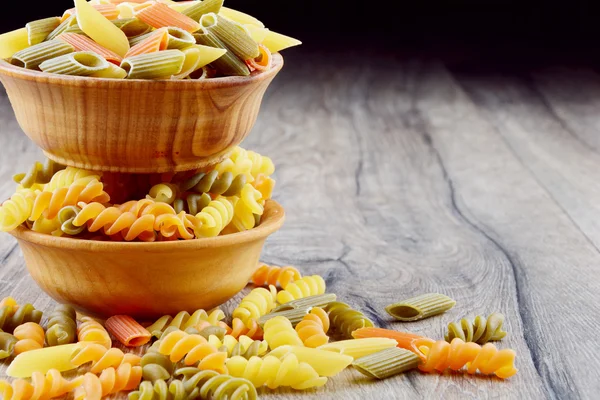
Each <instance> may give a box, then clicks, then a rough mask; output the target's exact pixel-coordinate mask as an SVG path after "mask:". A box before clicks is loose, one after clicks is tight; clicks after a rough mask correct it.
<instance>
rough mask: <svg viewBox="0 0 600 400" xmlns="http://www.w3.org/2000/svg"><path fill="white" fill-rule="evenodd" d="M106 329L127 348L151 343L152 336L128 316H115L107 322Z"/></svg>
mask: <svg viewBox="0 0 600 400" xmlns="http://www.w3.org/2000/svg"><path fill="white" fill-rule="evenodd" d="M105 325H106V329H107V330H108V332H110V333H111V334H112V335H113V336H114V337H116V338H117V340H118V341H119V342H121V343H122V344H124V345H125V346H127V347H140V346H143V345H145V344H146V343H148V342H149V341H150V339H151V338H152V335H151V334H150V332H148V331H147V330H146V329H145V328H144V327H143V326H141V325H140V324H138V323H137V321H136V320H135V319H133V318H131V317H130V316H128V315H115V316H112V317H110V318H109V319H107V320H106V323H105Z"/></svg>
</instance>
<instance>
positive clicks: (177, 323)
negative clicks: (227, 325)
mask: <svg viewBox="0 0 600 400" xmlns="http://www.w3.org/2000/svg"><path fill="white" fill-rule="evenodd" d="M223 318H225V313H224V312H223V311H222V310H221V309H219V308H216V309H214V310H212V311H211V312H210V314H208V313H207V312H206V311H204V310H203V309H199V310H196V311H195V312H194V313H193V314H192V315H190V314H189V313H188V312H187V311H182V312H180V313H178V314H177V315H176V316H175V317H171V316H170V315H164V316H162V317H160V318H159V319H158V320H156V322H154V323H153V324H152V325H150V326H148V327H147V328H146V329H147V330H148V331H149V332H150V334H151V335H152V336H154V337H157V338H158V337H160V336H161V335H162V334H163V332H164V331H165V330H166V329H167V328H169V327H174V328H177V329H180V330H182V331H185V330H186V329H188V328H193V327H196V326H198V325H199V324H200V323H201V322H208V323H209V324H210V325H213V326H215V325H218V324H219V322H220V321H221V320H222V319H223Z"/></svg>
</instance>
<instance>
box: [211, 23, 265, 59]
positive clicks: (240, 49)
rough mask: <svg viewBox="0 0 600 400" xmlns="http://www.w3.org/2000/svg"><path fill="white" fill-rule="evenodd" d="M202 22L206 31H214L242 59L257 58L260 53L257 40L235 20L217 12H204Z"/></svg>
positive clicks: (226, 46)
mask: <svg viewBox="0 0 600 400" xmlns="http://www.w3.org/2000/svg"><path fill="white" fill-rule="evenodd" d="M200 24H201V25H202V27H203V29H204V30H205V31H209V32H211V33H213V34H214V35H215V36H216V37H217V38H218V39H219V40H220V41H221V42H223V44H224V45H225V48H227V49H229V50H231V52H232V53H233V54H235V55H236V56H237V57H238V58H239V59H241V60H248V59H251V58H256V57H258V55H259V54H260V52H259V50H258V45H257V44H256V42H255V41H254V40H253V39H252V37H250V35H248V34H247V33H246V31H245V30H244V29H243V28H242V29H240V26H239V25H237V24H236V23H235V22H232V21H230V20H227V19H225V18H223V17H221V16H218V15H217V14H215V13H208V14H204V15H203V16H202V18H200Z"/></svg>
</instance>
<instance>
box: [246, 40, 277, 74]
mask: <svg viewBox="0 0 600 400" xmlns="http://www.w3.org/2000/svg"><path fill="white" fill-rule="evenodd" d="M258 51H260V55H259V56H258V57H256V58H251V59H249V60H246V65H248V67H249V68H250V70H251V71H254V70H258V71H266V70H268V69H270V68H271V63H272V61H273V55H272V54H271V51H270V50H269V49H267V48H266V47H265V46H263V45H262V44H259V45H258Z"/></svg>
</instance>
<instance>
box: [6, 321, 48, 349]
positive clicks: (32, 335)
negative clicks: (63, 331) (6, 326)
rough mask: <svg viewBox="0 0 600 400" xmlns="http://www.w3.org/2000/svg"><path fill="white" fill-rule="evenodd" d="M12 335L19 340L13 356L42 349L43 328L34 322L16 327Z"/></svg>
mask: <svg viewBox="0 0 600 400" xmlns="http://www.w3.org/2000/svg"><path fill="white" fill-rule="evenodd" d="M13 335H14V337H16V338H17V339H19V341H18V342H17V343H15V347H14V354H15V355H18V354H21V353H24V352H26V351H30V350H36V349H41V348H42V347H44V328H42V327H41V326H40V325H38V324H36V323H35V322H26V323H24V324H22V325H19V326H17V327H16V328H15V331H14V332H13Z"/></svg>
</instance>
